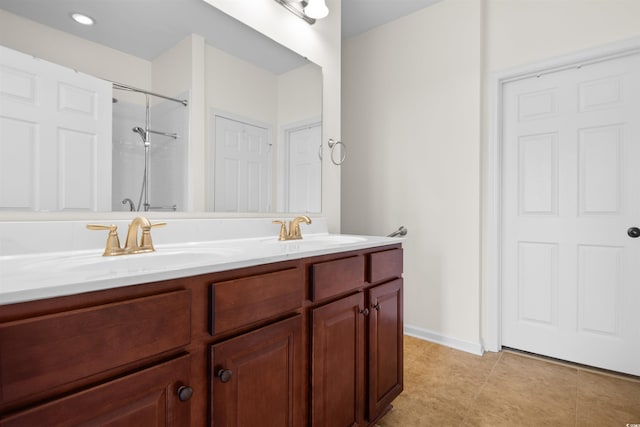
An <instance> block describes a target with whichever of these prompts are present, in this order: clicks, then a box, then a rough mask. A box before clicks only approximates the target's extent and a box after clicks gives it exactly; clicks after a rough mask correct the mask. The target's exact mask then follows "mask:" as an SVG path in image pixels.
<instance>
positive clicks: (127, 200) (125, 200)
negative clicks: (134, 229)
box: [122, 197, 136, 212]
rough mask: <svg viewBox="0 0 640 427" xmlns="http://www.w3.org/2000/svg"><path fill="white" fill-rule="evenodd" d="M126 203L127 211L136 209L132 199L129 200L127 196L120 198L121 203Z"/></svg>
mask: <svg viewBox="0 0 640 427" xmlns="http://www.w3.org/2000/svg"><path fill="white" fill-rule="evenodd" d="M127 203H128V204H129V211H131V212H133V211H135V210H136V206H135V204H134V203H133V200H131V199H130V198H128V197H127V198H126V199H122V204H123V205H126V204H127Z"/></svg>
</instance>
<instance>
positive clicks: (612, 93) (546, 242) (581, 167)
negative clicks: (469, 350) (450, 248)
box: [502, 54, 640, 375]
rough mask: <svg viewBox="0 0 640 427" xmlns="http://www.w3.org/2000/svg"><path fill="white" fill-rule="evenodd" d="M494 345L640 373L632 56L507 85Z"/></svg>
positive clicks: (639, 71)
mask: <svg viewBox="0 0 640 427" xmlns="http://www.w3.org/2000/svg"><path fill="white" fill-rule="evenodd" d="M502 141H503V142H502V143H503V147H502V150H503V151H502V152H503V158H502V162H503V163H502V227H503V228H502V345H503V346H507V347H512V348H516V349H521V350H525V351H529V352H533V353H538V354H543V355H547V356H551V357H556V358H560V359H565V360H570V361H574V362H578V363H582V364H586V365H591V366H597V367H601V368H605V369H611V370H615V371H619V372H626V373H630V374H634V375H640V238H633V237H632V236H633V235H634V232H633V230H631V231H630V230H629V229H630V228H632V227H640V163H639V162H640V55H638V54H636V55H631V56H626V57H622V58H617V59H611V60H608V61H603V62H598V63H594V64H590V65H585V66H582V67H579V68H578V67H576V68H573V69H569V70H565V71H558V72H553V73H549V74H542V75H540V76H539V77H532V78H527V79H522V80H517V81H513V82H509V83H506V84H505V86H504V92H503V138H502Z"/></svg>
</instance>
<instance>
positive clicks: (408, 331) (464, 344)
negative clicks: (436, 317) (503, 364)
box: [404, 325, 484, 356]
mask: <svg viewBox="0 0 640 427" xmlns="http://www.w3.org/2000/svg"><path fill="white" fill-rule="evenodd" d="M404 334H405V335H409V336H411V337H415V338H420V339H423V340H425V341H431V342H434V343H436V344H441V345H444V346H447V347H451V348H455V349H456V350H462V351H466V352H467V353H473V354H477V355H478V356H482V353H484V350H483V348H482V345H480V344H477V343H472V342H469V341H462V340H459V339H457V338H451V337H448V336H446V335H441V334H438V333H435V332H433V331H428V330H426V329H422V328H418V327H416V326H410V325H405V326H404Z"/></svg>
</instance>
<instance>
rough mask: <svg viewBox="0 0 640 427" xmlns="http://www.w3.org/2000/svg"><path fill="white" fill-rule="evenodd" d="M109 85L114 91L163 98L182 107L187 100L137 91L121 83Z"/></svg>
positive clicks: (185, 104)
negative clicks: (125, 91)
mask: <svg viewBox="0 0 640 427" xmlns="http://www.w3.org/2000/svg"><path fill="white" fill-rule="evenodd" d="M111 83H113V88H114V89H120V90H129V91H132V92H139V93H144V94H146V95H152V96H157V97H158V98H163V99H167V100H169V101H173V102H177V103H179V104H182V105H184V106H185V107H186V106H187V100H186V99H176V98H171V97H170V96H165V95H160V94H159V93H155V92H150V91H148V90H144V89H138V88H137V87H133V86H128V85H125V84H122V83H116V82H111Z"/></svg>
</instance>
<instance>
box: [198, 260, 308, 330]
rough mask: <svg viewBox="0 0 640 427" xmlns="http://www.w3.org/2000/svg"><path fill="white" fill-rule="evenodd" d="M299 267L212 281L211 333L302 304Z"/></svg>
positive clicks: (292, 308) (261, 318)
mask: <svg viewBox="0 0 640 427" xmlns="http://www.w3.org/2000/svg"><path fill="white" fill-rule="evenodd" d="M303 280H304V279H303V277H302V270H301V269H299V268H292V269H288V270H282V271H277V272H274V273H268V274H260V275H257V276H250V277H245V278H242V279H236V280H228V281H225V282H219V283H214V284H212V285H211V287H212V289H211V308H212V310H213V311H212V313H211V325H210V332H211V335H214V334H219V333H221V332H225V331H230V330H233V329H236V328H239V327H241V326H245V325H249V324H251V323H254V322H258V321H260V320H266V319H269V318H271V317H274V316H277V315H279V314H284V313H287V312H290V311H293V310H296V309H298V308H300V307H301V306H302V299H303V298H304V297H303V292H302V291H303V285H302V283H303Z"/></svg>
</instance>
